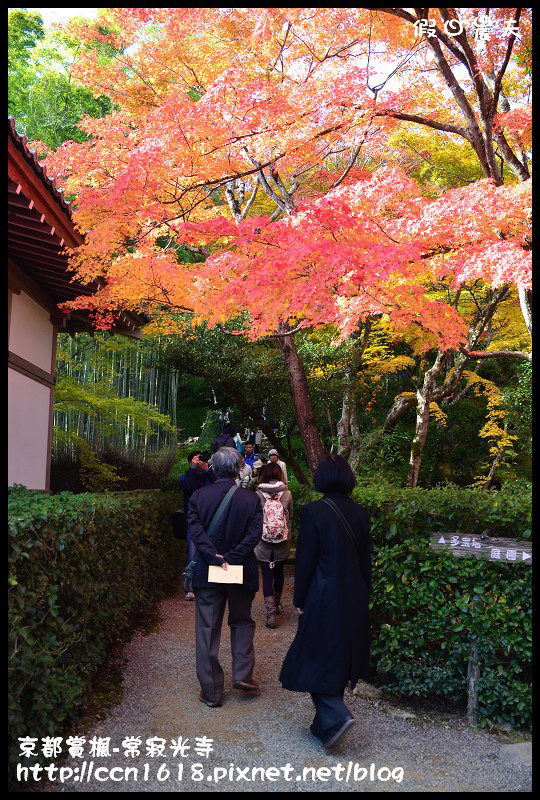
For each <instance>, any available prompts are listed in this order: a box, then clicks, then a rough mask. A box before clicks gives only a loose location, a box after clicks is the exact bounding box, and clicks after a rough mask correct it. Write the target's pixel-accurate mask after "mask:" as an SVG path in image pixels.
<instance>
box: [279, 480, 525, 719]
mask: <svg viewBox="0 0 540 800" xmlns="http://www.w3.org/2000/svg"><path fill="white" fill-rule="evenodd" d="M293 493H294V496H295V498H294V499H295V504H296V511H297V512H299V509H300V508H301V507H302V506H303V505H304V504H305V503H308V502H310V501H312V500H316V499H319V498H320V494H317V493H316V492H315V491H313V490H312V489H311V490H310V489H306V488H304V487H302V488H300V489H298V490H293ZM353 497H354V499H355V500H357V501H358V502H359V503H361V504H362V505H363V506H365V507H366V508H367V509H368V510H369V512H370V515H371V533H372V561H373V588H372V596H371V630H372V666H373V668H374V670H375V671H376V675H377V679H378V681H379V683H380V685H381V686H382V687H384V688H386V689H387V690H389V691H391V692H393V693H396V694H399V695H402V696H409V697H432V698H435V697H437V698H444V699H446V700H450V701H452V702H455V703H460V704H462V703H465V702H466V700H467V664H468V659H469V654H470V649H471V644H472V643H473V642H475V643H476V645H477V647H478V658H479V667H480V679H479V708H478V720H479V722H480V724H482V725H485V726H490V725H493V724H502V723H510V724H511V725H513V726H521V725H525V726H526V725H529V724H530V721H531V658H532V620H531V604H532V597H531V595H532V589H531V568H530V567H529V566H527V565H526V564H523V563H516V564H510V563H494V562H487V561H484V560H477V559H475V558H472V557H471V558H456V557H455V556H453V555H452V554H451V553H447V552H441V551H438V552H437V553H435V552H434V551H433V550H432V549H431V548H430V547H429V535H430V533H434V532H439V531H446V532H458V533H471V534H479V533H481V532H482V531H484V530H486V529H487V530H489V532H490V534H491V535H492V536H500V537H510V538H515V539H528V538H529V537H530V536H531V505H532V498H531V494H530V492H529V491H527V489H526V487H525V486H515V487H514V488H509V489H506V490H502V491H498V492H495V491H492V492H485V491H480V490H468V489H457V488H441V489H392V488H390V487H386V486H385V487H357V488H356V489H355V490H354V492H353ZM295 516H296V513H295Z"/></svg>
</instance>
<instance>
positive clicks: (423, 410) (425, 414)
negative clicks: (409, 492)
mask: <svg viewBox="0 0 540 800" xmlns="http://www.w3.org/2000/svg"><path fill="white" fill-rule="evenodd" d="M446 355H447V354H446V351H444V352H443V351H441V350H439V352H438V353H437V358H436V359H435V363H434V364H433V366H432V367H431V368H430V369H428V371H427V372H426V374H425V376H424V383H423V385H422V388H421V389H418V391H417V393H416V432H415V435H414V439H413V441H412V445H411V457H410V460H409V475H408V478H407V486H409V487H410V488H411V489H414V488H416V486H417V484H418V475H419V474H420V467H421V465H422V453H423V450H424V445H425V443H426V438H427V432H428V428H429V406H430V403H431V400H432V398H433V392H434V389H435V386H436V380H437V375H438V374H439V373H440V372H441V370H442V368H443V366H444V362H445V360H446Z"/></svg>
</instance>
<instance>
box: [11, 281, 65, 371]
mask: <svg viewBox="0 0 540 800" xmlns="http://www.w3.org/2000/svg"><path fill="white" fill-rule="evenodd" d="M49 316H50V312H49V311H46V310H45V309H44V308H42V307H41V306H40V305H39V304H38V303H36V301H35V300H32V298H31V297H29V296H28V295H27V294H25V292H23V291H21V293H20V294H15V293H14V294H13V297H12V301H11V321H10V328H9V345H8V346H9V349H10V350H11V352H12V353H15V354H16V355H18V356H20V357H21V358H25V359H26V360H27V361H30V362H31V363H32V364H35V365H36V367H41V369H44V370H45V371H46V372H52V371H53V370H52V352H53V341H54V327H53V325H52V323H51V322H50V321H49Z"/></svg>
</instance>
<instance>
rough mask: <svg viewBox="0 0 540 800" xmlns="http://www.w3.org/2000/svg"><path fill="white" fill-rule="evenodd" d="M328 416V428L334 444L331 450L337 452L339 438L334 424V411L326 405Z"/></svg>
mask: <svg viewBox="0 0 540 800" xmlns="http://www.w3.org/2000/svg"><path fill="white" fill-rule="evenodd" d="M326 417H327V419H328V428H329V429H330V439H331V441H332V446H331V447H330V452H331V453H334V452H335V447H336V444H335V442H336V439H337V430H336V426H335V424H334V420H333V419H332V412H331V411H330V408H329V406H326Z"/></svg>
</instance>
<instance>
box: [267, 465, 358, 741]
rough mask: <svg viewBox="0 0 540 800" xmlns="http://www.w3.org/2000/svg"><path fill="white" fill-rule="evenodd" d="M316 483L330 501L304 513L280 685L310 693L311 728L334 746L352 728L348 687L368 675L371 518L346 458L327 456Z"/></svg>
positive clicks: (318, 504) (352, 720)
mask: <svg viewBox="0 0 540 800" xmlns="http://www.w3.org/2000/svg"><path fill="white" fill-rule="evenodd" d="M313 482H314V485H315V488H316V489H317V491H319V492H322V493H324V497H323V498H322V500H317V501H316V502H314V503H309V504H308V505H307V506H304V508H303V509H302V514H301V518H300V532H299V534H298V541H297V547H296V567H295V584H294V598H293V602H294V605H295V606H296V608H297V609H298V613H299V615H300V617H299V620H298V630H297V633H296V637H295V639H294V641H293V643H292V644H291V646H290V648H289V652H288V653H287V655H286V656H285V661H284V662H283V667H282V669H281V674H280V681H281V684H282V686H283V688H284V689H289V690H290V691H293V692H309V693H310V694H311V696H312V699H313V702H314V704H315V709H316V714H315V719H314V720H313V724H312V725H311V727H310V730H311V732H312V733H313V735H314V736H317V737H318V738H319V739H320V740H321V741H322V743H323V744H324V746H325V747H331V746H333V745H334V744H336V743H337V741H338V740H339V739H340V738H341V736H342V735H343V734H344V733H345V731H346V730H347V728H349V727H350V726H351V725H352V724H353V722H354V719H353V717H352V714H351V713H350V711H349V709H348V708H347V706H346V705H345V703H344V700H343V693H344V690H345V687H346V685H347V684H349V683H350V685H351V688H354V686H355V685H356V683H357V681H358V679H359V678H366V677H367V673H368V665H369V592H370V587H371V559H370V538H369V519H368V513H367V511H366V509H365V508H363V506H361V505H359V504H358V503H356V502H355V501H354V500H352V499H351V498H350V497H348V494H349V492H351V490H352V489H353V488H354V486H355V484H356V480H355V477H354V474H353V472H352V470H351V468H350V466H349V464H348V462H347V461H346V460H345V459H344V458H343V457H342V456H338V455H329V456H325V457H324V458H323V459H322V461H321V462H320V463H319V465H318V467H317V470H316V471H315V475H314V478H313Z"/></svg>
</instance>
